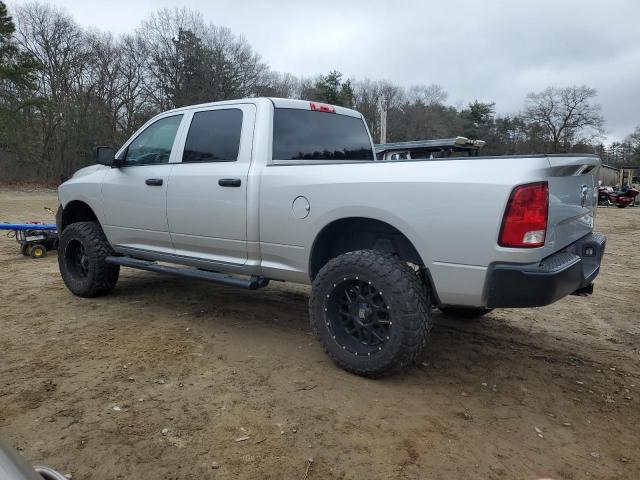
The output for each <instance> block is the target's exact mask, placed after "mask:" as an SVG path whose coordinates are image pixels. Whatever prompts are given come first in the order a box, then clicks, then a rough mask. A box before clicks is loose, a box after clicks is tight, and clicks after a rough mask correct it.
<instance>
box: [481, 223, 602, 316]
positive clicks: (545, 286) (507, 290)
mask: <svg viewBox="0 0 640 480" xmlns="http://www.w3.org/2000/svg"><path fill="white" fill-rule="evenodd" d="M606 241H607V238H606V237H605V236H604V235H602V234H600V233H590V234H589V235H587V236H585V237H582V238H581V239H580V240H578V241H577V242H575V243H572V244H571V245H569V246H568V247H566V248H564V249H563V250H561V251H559V252H557V253H554V254H553V255H551V256H550V257H547V258H545V259H544V260H542V261H541V262H540V263H534V264H526V265H522V264H500V263H497V264H494V265H492V266H491V267H490V268H489V272H488V274H487V283H486V285H487V286H486V299H487V307H489V308H517V307H541V306H543V305H549V304H551V303H553V302H555V301H557V300H559V299H561V298H562V297H566V296H567V295H570V294H572V293H574V292H576V291H578V290H581V289H585V290H586V288H585V287H588V286H589V285H591V282H593V280H594V279H595V278H596V276H597V275H598V272H599V271H600V262H601V261H602V255H603V253H604V249H605V245H606Z"/></svg>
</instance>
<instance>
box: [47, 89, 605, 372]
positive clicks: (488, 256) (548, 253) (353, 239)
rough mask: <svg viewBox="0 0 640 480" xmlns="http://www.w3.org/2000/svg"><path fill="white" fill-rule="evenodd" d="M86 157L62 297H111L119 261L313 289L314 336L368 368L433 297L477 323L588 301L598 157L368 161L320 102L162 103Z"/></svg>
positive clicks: (402, 360)
mask: <svg viewBox="0 0 640 480" xmlns="http://www.w3.org/2000/svg"><path fill="white" fill-rule="evenodd" d="M97 162H98V163H97V164H96V165H94V166H90V167H87V168H84V169H82V170H79V171H78V172H76V174H75V175H74V176H73V177H72V178H71V179H70V180H68V181H67V182H65V183H64V184H62V185H61V186H60V188H59V199H60V208H59V211H58V217H57V222H58V231H59V232H60V235H61V237H60V244H59V257H58V258H59V266H60V271H61V274H62V278H63V279H64V282H65V283H66V285H67V287H68V288H69V289H70V290H71V292H73V293H74V294H76V295H79V296H83V297H93V296H97V295H103V294H107V293H109V292H110V291H111V290H112V289H113V288H114V287H115V286H116V282H117V280H118V274H119V269H120V267H121V266H125V267H133V268H139V269H144V270H150V271H155V272H161V273H169V274H174V275H183V276H188V277H193V278H201V279H205V280H209V281H212V282H216V283H219V284H227V285H232V286H235V287H242V288H247V289H256V288H261V287H265V286H267V284H268V283H269V281H270V280H277V281H288V282H297V283H307V284H311V285H312V288H311V294H310V302H309V311H310V318H311V325H312V329H313V331H314V332H315V334H316V336H317V337H318V339H319V340H320V342H321V344H322V345H323V347H324V349H325V350H326V352H327V353H328V354H329V356H330V357H331V358H332V359H333V360H334V361H335V362H336V363H337V364H338V365H340V366H341V367H343V368H345V369H347V370H349V371H351V372H354V373H357V374H361V375H367V376H379V375H382V374H386V373H389V372H393V371H396V370H398V369H401V368H405V367H407V366H408V365H410V364H411V363H412V362H413V360H414V359H415V357H416V355H417V354H418V353H419V352H420V350H421V349H423V348H424V346H425V344H426V340H427V337H428V333H429V330H430V328H431V324H432V314H431V312H432V309H433V308H434V307H435V308H439V309H440V310H441V311H442V312H444V313H445V314H447V315H454V316H480V315H483V314H485V313H487V312H488V311H490V309H493V308H496V307H536V306H542V305H547V304H550V303H552V302H555V301H556V300H558V299H560V298H562V297H564V296H566V295H569V294H572V293H577V294H588V293H590V292H591V290H592V288H593V286H592V282H593V280H594V278H595V277H596V275H597V274H598V271H599V267H600V261H601V258H602V254H603V252H604V247H605V240H606V239H605V237H604V236H603V235H600V234H598V233H594V232H593V225H594V215H595V208H596V204H597V182H596V181H595V178H596V177H595V175H596V173H597V169H598V168H599V166H600V161H599V159H598V158H597V157H595V156H591V155H530V156H511V157H460V158H442V159H425V160H401V161H393V160H390V161H389V160H385V161H377V160H376V156H375V153H374V146H373V143H372V140H371V136H370V134H369V131H368V129H367V125H366V123H365V120H364V118H363V117H362V115H361V114H359V113H358V112H356V111H354V110H350V109H347V108H342V107H338V106H332V105H326V104H319V103H315V102H308V101H301V100H290V99H275V98H272V99H270V98H252V99H245V100H234V101H225V102H219V103H210V104H205V105H197V106H191V107H185V108H179V109H176V110H172V111H168V112H165V113H162V114H160V115H157V116H156V117H154V118H152V119H151V120H149V121H148V122H147V123H146V124H145V125H144V126H143V127H142V128H140V130H139V131H138V132H136V133H135V134H134V135H133V136H132V137H131V139H129V140H128V141H127V142H126V143H125V144H124V145H123V146H122V147H121V148H120V149H119V150H118V151H117V152H116V151H115V150H114V149H110V148H106V147H100V148H97ZM247 301H251V297H250V296H249V295H248V296H247Z"/></svg>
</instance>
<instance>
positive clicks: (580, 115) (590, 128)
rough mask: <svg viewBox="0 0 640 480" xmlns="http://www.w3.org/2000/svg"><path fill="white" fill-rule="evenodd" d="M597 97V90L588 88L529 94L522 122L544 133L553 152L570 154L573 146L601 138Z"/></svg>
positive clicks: (578, 87) (601, 128) (573, 87)
mask: <svg viewBox="0 0 640 480" xmlns="http://www.w3.org/2000/svg"><path fill="white" fill-rule="evenodd" d="M596 95H597V92H596V90H595V89H593V88H590V87H587V86H586V85H582V86H577V85H573V86H570V87H565V88H557V87H549V88H547V89H545V90H543V91H542V92H539V93H529V95H527V100H526V106H525V111H524V113H523V118H524V119H525V120H526V121H527V122H530V123H534V124H537V125H540V126H541V127H542V128H543V129H544V131H545V132H546V135H547V137H548V140H549V142H550V144H551V150H552V151H553V152H560V151H568V150H569V148H570V147H571V145H572V143H578V142H580V141H589V140H592V139H593V138H595V137H597V136H598V135H600V134H602V132H603V126H604V119H603V117H602V115H601V114H600V111H601V107H600V105H597V104H594V103H592V100H593V99H594V98H595V97H596Z"/></svg>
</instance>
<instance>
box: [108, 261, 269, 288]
mask: <svg viewBox="0 0 640 480" xmlns="http://www.w3.org/2000/svg"><path fill="white" fill-rule="evenodd" d="M105 261H106V262H107V263H112V264H114V265H122V266H123V267H131V268H137V269H139V270H147V271H149V272H157V273H168V274H169V275H177V276H179V277H188V278H197V279H200V280H207V281H209V282H214V283H220V284H222V285H230V286H232V287H239V288H247V289H249V290H257V289H259V288H264V287H266V286H267V285H269V279H268V278H264V277H256V276H253V277H249V278H242V277H236V276H234V275H228V274H226V273H218V272H210V271H208V270H198V269H196V268H188V267H184V268H181V267H167V266H165V265H158V264H157V263H156V262H150V261H148V260H140V259H138V258H131V257H114V256H108V257H107V258H105Z"/></svg>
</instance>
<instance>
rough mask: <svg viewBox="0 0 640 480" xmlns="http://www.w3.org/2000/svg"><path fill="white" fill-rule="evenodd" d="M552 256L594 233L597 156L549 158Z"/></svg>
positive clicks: (549, 238)
mask: <svg viewBox="0 0 640 480" xmlns="http://www.w3.org/2000/svg"><path fill="white" fill-rule="evenodd" d="M548 159H549V164H550V171H549V178H548V181H549V223H548V227H547V240H546V247H547V248H548V249H549V252H548V253H549V254H550V253H553V252H556V251H558V250H560V249H562V248H564V247H566V246H567V245H569V244H571V243H573V242H575V241H577V240H579V239H580V238H582V237H584V236H585V235H587V234H589V233H591V231H592V230H593V221H594V217H595V213H596V208H597V204H598V179H597V176H598V172H599V169H600V159H599V158H598V157H596V156H590V155H589V156H562V155H559V156H549V157H548Z"/></svg>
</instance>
